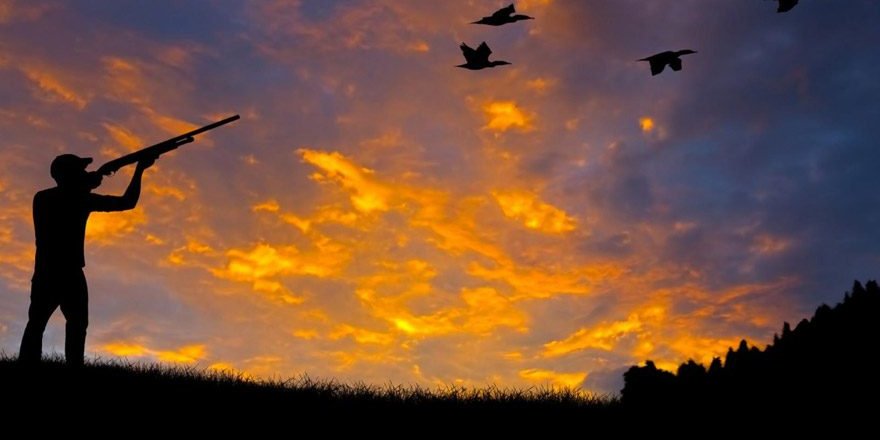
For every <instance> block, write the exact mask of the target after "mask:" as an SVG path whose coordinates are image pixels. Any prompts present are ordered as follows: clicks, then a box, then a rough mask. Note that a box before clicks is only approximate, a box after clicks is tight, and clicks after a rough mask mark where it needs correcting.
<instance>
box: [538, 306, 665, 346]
mask: <svg viewBox="0 0 880 440" xmlns="http://www.w3.org/2000/svg"><path fill="white" fill-rule="evenodd" d="M664 315H665V311H664V310H663V309H662V308H660V307H653V308H650V309H648V310H644V311H642V312H639V313H633V314H631V315H630V316H629V317H627V319H626V320H623V321H613V322H608V323H605V324H600V325H597V326H595V327H590V328H582V329H580V330H578V331H577V332H575V333H574V334H572V335H570V336H569V337H567V338H565V339H563V340H559V341H552V342H548V343H546V344H544V352H543V355H544V356H545V357H556V356H562V355H566V354H569V353H572V352H576V351H581V350H585V349H588V348H594V349H599V350H606V351H611V350H613V349H614V348H615V347H616V345H617V342H618V341H619V340H620V339H621V338H623V337H624V336H626V335H629V334H639V333H641V332H642V330H643V328H644V325H645V320H648V321H657V320H662V319H663V317H664Z"/></svg>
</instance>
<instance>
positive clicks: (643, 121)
mask: <svg viewBox="0 0 880 440" xmlns="http://www.w3.org/2000/svg"><path fill="white" fill-rule="evenodd" d="M639 127H641V128H642V131H643V132H645V133H650V132H651V131H653V130H654V120H653V119H651V118H649V117H647V116H645V117H643V118H639Z"/></svg>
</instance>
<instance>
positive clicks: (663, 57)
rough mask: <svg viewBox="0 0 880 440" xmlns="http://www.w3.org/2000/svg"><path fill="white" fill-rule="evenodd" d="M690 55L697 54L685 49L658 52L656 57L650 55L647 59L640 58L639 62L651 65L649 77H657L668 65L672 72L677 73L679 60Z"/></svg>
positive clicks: (679, 65) (679, 66)
mask: <svg viewBox="0 0 880 440" xmlns="http://www.w3.org/2000/svg"><path fill="white" fill-rule="evenodd" d="M692 53H697V52H696V51H694V50H690V49H685V50H679V51H677V52H674V51H671V50H667V51H666V52H660V53H658V54H656V55H651V56H649V57H648V58H642V59H640V60H639V61H647V62H649V63H651V75H652V76H653V75H657V74H658V73H660V72H662V71H663V69H664V68H665V67H666V65H667V64H668V65H669V67H671V68H672V70H674V71H676V72H678V71H679V70H681V58H679V57H680V56H682V55H688V54H692Z"/></svg>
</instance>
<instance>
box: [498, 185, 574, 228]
mask: <svg viewBox="0 0 880 440" xmlns="http://www.w3.org/2000/svg"><path fill="white" fill-rule="evenodd" d="M492 195H493V196H494V197H495V200H496V201H497V202H498V205H500V206H501V209H502V210H503V211H504V215H505V216H507V217H508V218H512V219H517V220H520V221H522V223H523V225H524V226H525V227H527V228H529V229H535V230H538V231H542V232H548V233H561V232H568V231H573V230H574V229H575V225H576V221H575V219H574V218H572V217H570V216H569V215H568V214H566V213H565V211H563V210H561V209H559V208H557V207H555V206H553V205H550V204H549V203H545V202H543V201H541V200H540V199H539V198H538V196H537V195H536V194H534V193H531V192H527V191H494V192H492Z"/></svg>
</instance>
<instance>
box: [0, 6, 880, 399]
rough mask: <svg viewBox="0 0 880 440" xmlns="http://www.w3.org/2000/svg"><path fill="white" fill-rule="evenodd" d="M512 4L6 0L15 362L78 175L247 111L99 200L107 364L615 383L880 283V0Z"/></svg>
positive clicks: (100, 329)
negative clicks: (66, 186)
mask: <svg viewBox="0 0 880 440" xmlns="http://www.w3.org/2000/svg"><path fill="white" fill-rule="evenodd" d="M506 4H507V2H503V1H497V0H469V1H443V2H425V1H416V0H403V1H400V0H376V1H366V0H344V1H343V0H341V1H324V0H321V1H318V0H315V1H310V0H301V1H297V0H259V1H256V0H255V1H231V0H230V1H226V0H216V1H209V0H206V1H191V2H180V1H162V0H157V1H151V2H141V1H129V0H126V1H122V0H120V1H113V2H108V1H91V0H81V1H76V2H63V1H44V0H28V1H24V0H0V133H2V136H0V243H2V245H0V351H3V352H5V353H6V354H8V355H12V354H15V353H16V352H17V349H18V344H19V341H20V338H21V334H22V331H23V328H24V325H25V323H26V310H27V305H28V295H29V289H30V277H31V275H32V272H33V255H34V237H33V226H32V220H31V211H30V209H31V201H32V198H33V194H34V193H35V192H36V191H38V190H40V189H43V188H47V187H51V186H53V185H54V182H53V181H52V179H51V178H50V176H49V172H48V168H49V163H50V162H51V160H52V159H53V158H54V157H55V156H56V155H58V154H61V153H67V152H70V153H75V154H79V155H83V156H89V157H94V158H95V162H96V163H95V165H99V164H101V163H103V162H104V161H108V160H110V159H113V158H115V157H117V156H119V155H121V154H124V153H127V152H130V151H134V150H136V149H138V148H140V147H143V146H146V145H151V144H153V143H156V142H159V141H161V140H164V139H166V138H169V137H172V136H175V135H177V134H180V133H182V132H185V131H187V130H190V129H193V128H195V127H197V126H201V125H205V124H208V123H210V122H212V121H214V120H219V119H221V118H223V117H226V116H229V115H232V114H240V115H241V117H242V119H241V120H239V121H237V122H235V123H233V124H231V125H228V126H224V127H222V128H219V129H217V130H215V131H213V132H210V133H208V134H205V135H202V136H200V137H199V138H198V140H197V141H196V142H195V143H193V144H189V145H186V146H185V147H182V148H181V149H180V150H178V151H176V152H173V153H170V154H168V155H165V156H163V157H162V158H161V159H160V160H159V161H158V162H157V164H156V165H155V166H154V167H152V168H151V169H150V170H148V171H147V173H146V175H145V177H144V188H143V194H142V196H141V200H140V203H139V205H138V207H137V208H136V209H135V210H133V211H129V212H125V213H112V214H102V213H97V214H93V215H92V216H91V218H90V220H89V225H88V230H87V243H86V268H85V272H86V275H87V277H88V280H89V289H90V327H89V336H88V340H87V346H86V350H87V355H89V356H92V357H99V358H103V359H117V358H126V359H129V360H135V361H147V362H151V361H160V362H172V363H180V364H185V365H191V366H197V367H200V368H211V369H218V370H234V371H238V372H243V373H245V374H248V375H252V376H253V377H260V378H279V377H282V378H283V377H291V376H297V375H301V374H308V375H309V376H311V377H313V378H326V379H336V380H341V381H363V382H366V383H374V384H386V383H399V384H419V385H423V386H428V387H434V386H448V385H464V386H485V385H487V384H497V385H502V386H516V387H520V386H552V387H582V388H583V389H585V390H589V391H595V392H603V393H605V392H617V391H618V390H619V389H620V386H621V384H622V379H621V373H622V372H623V371H625V369H626V368H627V367H628V366H630V365H634V364H637V363H640V362H643V361H644V360H646V359H652V360H654V361H655V362H656V363H657V365H658V366H660V367H664V368H672V369H674V368H675V366H676V365H677V363H680V362H683V361H686V360H688V359H695V360H697V361H701V362H708V361H710V360H711V359H712V357H713V356H720V355H723V354H724V353H725V352H726V351H727V348H728V347H729V346H736V345H737V344H738V342H739V341H740V340H741V339H743V338H745V339H746V340H748V341H749V342H750V343H753V344H758V345H760V346H763V345H764V344H766V343H768V342H769V341H770V340H771V338H772V336H773V334H774V332H777V331H779V329H781V326H782V322H783V321H791V322H797V321H798V320H800V319H802V318H804V317H808V316H810V315H811V314H812V311H813V310H814V309H815V308H816V307H817V306H818V305H820V304H821V303H823V302H825V303H832V304H833V303H835V302H837V301H839V300H841V299H842V297H843V293H844V291H845V290H847V289H848V288H849V287H850V286H851V285H852V282H853V280H855V279H860V280H867V279H876V278H877V277H878V275H880V274H878V268H880V249H878V248H877V244H878V243H880V227H878V225H880V192H878V191H877V188H878V187H880V173H878V172H877V164H878V163H880V149H878V148H877V139H878V138H880V125H878V124H877V121H880V107H878V106H877V100H878V98H880V85H878V84H880V83H878V81H877V78H880V59H878V58H877V57H876V56H874V54H875V53H876V50H875V48H874V47H875V46H876V43H877V42H878V41H880V28H878V27H877V25H876V24H877V23H878V22H880V3H878V2H875V1H871V0H851V1H846V2H832V1H820V0H803V1H801V2H800V4H799V5H798V6H797V7H796V8H795V9H793V10H792V11H790V12H788V13H785V14H777V13H776V12H775V4H774V3H773V2H767V1H759V0H753V1H743V0H716V1H712V2H707V1H704V0H675V1H671V0H670V1H652V2H644V1H641V0H632V1H629V0H613V1H612V0H602V1H600V0H595V1H574V0H571V1H566V0H529V1H519V2H517V3H516V6H517V9H518V11H519V12H521V13H524V14H527V15H531V16H534V17H536V19H535V20H529V21H523V22H518V23H514V24H510V25H506V26H503V27H497V28H496V27H489V26H479V25H473V24H469V23H470V22H471V21H474V20H477V19H479V18H480V17H481V16H484V15H489V14H490V13H491V12H492V11H494V10H495V9H497V8H499V7H502V6H505V5H506ZM482 41H486V42H487V43H488V44H489V46H490V47H491V48H492V50H493V54H492V57H493V59H500V60H506V61H509V62H511V63H512V64H511V65H508V66H501V67H496V68H494V69H486V70H482V71H468V70H465V69H459V68H455V67H454V66H455V65H457V64H461V63H462V62H463V58H462V56H461V52H460V50H459V47H458V45H459V44H460V43H462V42H465V43H467V44H469V45H471V46H472V47H476V45H478V44H479V43H480V42H482ZM679 49H693V50H696V51H697V52H698V53H696V54H692V55H687V56H685V57H683V64H684V68H683V70H682V71H680V72H671V71H666V72H664V73H663V74H661V75H658V76H654V77H652V76H651V75H650V72H649V68H648V66H647V64H646V63H644V62H638V61H636V60H637V59H639V58H643V57H646V56H649V55H651V54H654V53H657V52H662V51H665V50H679ZM130 175H131V170H130V169H123V170H121V171H120V172H119V173H118V174H117V175H115V176H113V177H110V178H107V179H105V183H104V185H102V187H101V188H99V189H98V190H97V192H100V193H104V194H121V193H122V192H123V191H124V189H125V187H126V185H127V183H128V179H129V177H130ZM63 329H64V327H63V317H62V316H61V314H60V312H59V313H56V315H55V316H53V318H52V321H51V322H50V325H49V328H48V329H47V332H46V336H45V341H44V342H45V347H44V350H45V351H50V352H51V351H56V352H59V351H62V347H63V338H64V330H63Z"/></svg>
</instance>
